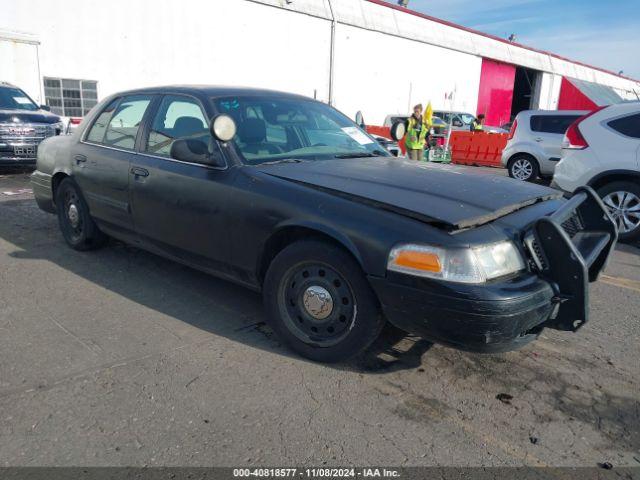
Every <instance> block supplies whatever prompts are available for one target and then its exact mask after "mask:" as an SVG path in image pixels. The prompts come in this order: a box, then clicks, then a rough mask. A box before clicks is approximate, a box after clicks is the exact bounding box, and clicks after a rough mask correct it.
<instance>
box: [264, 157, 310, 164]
mask: <svg viewBox="0 0 640 480" xmlns="http://www.w3.org/2000/svg"><path fill="white" fill-rule="evenodd" d="M278 163H302V160H300V159H299V158H283V159H281V160H272V161H270V162H262V163H261V164H260V165H276V164H278Z"/></svg>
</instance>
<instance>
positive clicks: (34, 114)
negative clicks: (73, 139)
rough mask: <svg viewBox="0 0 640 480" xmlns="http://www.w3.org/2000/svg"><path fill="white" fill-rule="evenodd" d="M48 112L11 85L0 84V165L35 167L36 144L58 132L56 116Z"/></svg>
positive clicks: (61, 126) (58, 126) (58, 124)
mask: <svg viewBox="0 0 640 480" xmlns="http://www.w3.org/2000/svg"><path fill="white" fill-rule="evenodd" d="M48 110H49V107H47V106H40V105H38V104H36V102H34V101H33V100H32V99H31V97H29V95H27V94H26V93H25V92H24V91H23V90H21V89H20V88H18V87H16V86H15V85H11V84H10V83H7V82H0V166H3V165H4V166H7V165H33V164H35V163H36V153H37V150H38V145H39V144H40V142H42V140H44V139H45V138H48V137H52V136H55V135H60V134H61V133H62V131H63V129H64V125H63V123H62V121H61V119H60V117H59V116H57V115H54V114H52V113H50V112H49V111H48Z"/></svg>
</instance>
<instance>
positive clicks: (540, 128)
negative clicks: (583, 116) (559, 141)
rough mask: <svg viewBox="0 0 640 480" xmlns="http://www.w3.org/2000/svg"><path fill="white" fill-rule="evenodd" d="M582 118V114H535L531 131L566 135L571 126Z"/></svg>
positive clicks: (532, 118)
mask: <svg viewBox="0 0 640 480" xmlns="http://www.w3.org/2000/svg"><path fill="white" fill-rule="evenodd" d="M579 118H580V115H533V116H532V117H531V131H532V132H540V133H555V134H558V135H564V134H565V133H566V131H567V129H568V128H569V126H570V125H571V124H572V123H573V122H575V121H576V120H577V119H579Z"/></svg>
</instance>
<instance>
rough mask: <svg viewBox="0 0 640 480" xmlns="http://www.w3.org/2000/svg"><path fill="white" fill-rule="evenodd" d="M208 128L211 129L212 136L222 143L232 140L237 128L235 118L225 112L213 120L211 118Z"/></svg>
mask: <svg viewBox="0 0 640 480" xmlns="http://www.w3.org/2000/svg"><path fill="white" fill-rule="evenodd" d="M209 129H210V130H211V135H213V138H215V139H216V140H219V141H221V142H223V143H226V142H230V141H231V140H233V137H235V136H236V132H237V130H238V128H237V126H236V122H235V120H234V119H233V118H231V117H230V116H229V115H225V114H222V115H218V116H217V117H214V118H213V120H211V125H210V127H209Z"/></svg>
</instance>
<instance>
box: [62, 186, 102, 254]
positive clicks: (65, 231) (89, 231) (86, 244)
mask: <svg viewBox="0 0 640 480" xmlns="http://www.w3.org/2000/svg"><path fill="white" fill-rule="evenodd" d="M55 197H56V210H57V213H58V224H59V225H60V231H61V232H62V236H63V237H64V239H65V241H66V242H67V244H68V245H69V246H70V247H71V248H73V249H75V250H92V249H95V248H99V247H101V246H102V245H104V243H105V241H106V239H107V237H106V236H105V235H104V233H102V232H101V231H100V230H99V229H98V227H97V225H96V224H95V222H94V221H93V219H92V218H91V215H89V208H88V207H87V204H86V202H85V201H84V198H83V197H82V194H81V193H80V189H79V188H78V186H77V185H76V184H75V182H74V181H73V180H71V179H70V178H66V179H64V180H63V181H62V182H61V183H60V185H59V186H58V188H57V190H56V196H55Z"/></svg>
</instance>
